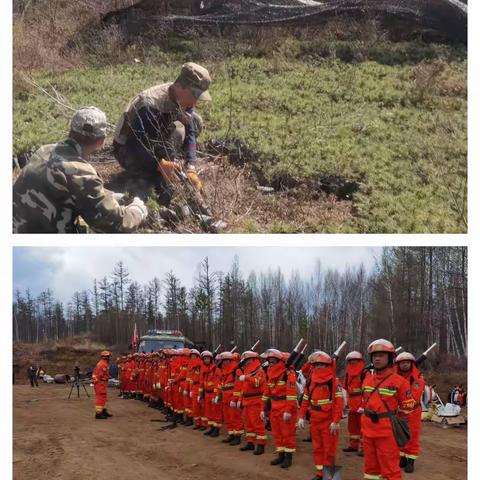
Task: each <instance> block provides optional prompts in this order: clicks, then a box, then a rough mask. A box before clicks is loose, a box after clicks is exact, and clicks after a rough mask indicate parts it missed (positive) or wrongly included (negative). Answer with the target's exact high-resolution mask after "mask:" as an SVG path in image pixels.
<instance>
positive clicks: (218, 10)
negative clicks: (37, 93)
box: [104, 0, 467, 43]
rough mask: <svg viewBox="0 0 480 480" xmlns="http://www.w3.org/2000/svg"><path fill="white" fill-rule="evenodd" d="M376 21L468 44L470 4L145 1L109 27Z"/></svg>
mask: <svg viewBox="0 0 480 480" xmlns="http://www.w3.org/2000/svg"><path fill="white" fill-rule="evenodd" d="M338 16H342V17H347V18H348V17H352V18H365V17H368V18H371V17H372V16H374V17H378V18H380V19H381V20H383V23H384V24H385V25H386V26H387V27H388V26H390V27H395V26H396V27H397V28H398V25H395V24H396V23H398V22H400V24H401V25H402V28H411V29H413V30H415V31H417V30H419V29H420V30H424V31H430V32H434V33H435V34H436V36H437V37H441V38H445V39H446V40H450V41H455V42H463V43H466V42H467V5H466V2H464V1H462V0H323V1H320V0H270V1H268V0H265V1H261V0H235V1H233V0H178V1H175V2H173V1H168V0H160V1H159V0H142V1H140V2H138V3H136V4H135V5H133V6H131V7H128V8H125V9H122V10H119V11H114V12H110V13H109V14H108V15H106V16H105V17H104V21H106V22H109V23H110V22H115V23H127V24H128V22H129V21H134V22H135V23H136V24H137V25H138V23H139V22H140V23H141V22H143V23H144V25H145V26H147V27H148V26H153V25H155V24H156V23H162V22H165V21H168V22H171V23H172V24H174V25H176V24H187V25H196V26H201V25H252V26H280V25H285V26H299V27H301V26H307V25H309V26H311V25H316V24H320V23H322V22H325V21H328V19H330V18H332V17H338Z"/></svg>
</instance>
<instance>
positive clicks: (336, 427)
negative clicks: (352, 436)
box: [330, 422, 340, 435]
mask: <svg viewBox="0 0 480 480" xmlns="http://www.w3.org/2000/svg"><path fill="white" fill-rule="evenodd" d="M339 430H340V424H339V423H335V422H332V423H331V424H330V433H331V434H332V435H336V434H337V433H338V431H339Z"/></svg>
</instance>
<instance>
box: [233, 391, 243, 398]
mask: <svg viewBox="0 0 480 480" xmlns="http://www.w3.org/2000/svg"><path fill="white" fill-rule="evenodd" d="M240 395H241V393H240V392H233V396H234V397H239V396H240Z"/></svg>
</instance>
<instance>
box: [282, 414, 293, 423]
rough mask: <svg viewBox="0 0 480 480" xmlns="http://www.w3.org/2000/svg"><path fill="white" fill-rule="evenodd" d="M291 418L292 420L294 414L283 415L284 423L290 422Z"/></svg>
mask: <svg viewBox="0 0 480 480" xmlns="http://www.w3.org/2000/svg"><path fill="white" fill-rule="evenodd" d="M291 418H292V414H291V413H288V412H285V413H284V414H283V421H284V422H289V421H290V419H291Z"/></svg>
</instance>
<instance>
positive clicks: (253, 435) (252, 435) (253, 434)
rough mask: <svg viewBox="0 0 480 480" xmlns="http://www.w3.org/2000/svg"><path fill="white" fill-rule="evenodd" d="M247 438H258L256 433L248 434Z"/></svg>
mask: <svg viewBox="0 0 480 480" xmlns="http://www.w3.org/2000/svg"><path fill="white" fill-rule="evenodd" d="M245 436H246V437H256V436H257V435H256V434H255V433H247V434H246V435H245Z"/></svg>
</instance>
